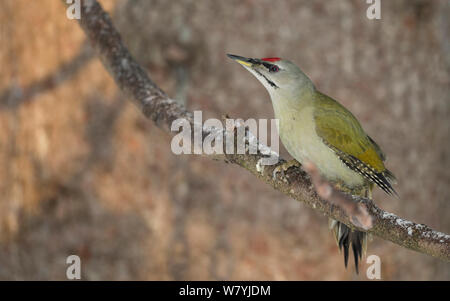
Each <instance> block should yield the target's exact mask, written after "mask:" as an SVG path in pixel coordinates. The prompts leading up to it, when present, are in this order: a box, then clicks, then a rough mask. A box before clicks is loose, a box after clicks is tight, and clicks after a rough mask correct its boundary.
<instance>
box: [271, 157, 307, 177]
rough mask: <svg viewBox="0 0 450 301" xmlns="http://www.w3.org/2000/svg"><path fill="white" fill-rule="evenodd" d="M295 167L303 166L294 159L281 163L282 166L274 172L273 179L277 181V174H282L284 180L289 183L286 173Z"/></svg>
mask: <svg viewBox="0 0 450 301" xmlns="http://www.w3.org/2000/svg"><path fill="white" fill-rule="evenodd" d="M294 166H297V167H300V166H302V165H301V164H300V162H298V161H297V160H295V159H292V160H290V161H287V162H283V163H281V164H280V165H278V166H277V167H275V169H274V170H273V173H272V178H273V179H274V180H276V179H277V174H279V173H280V174H281V177H282V179H283V180H284V181H287V178H286V176H285V172H286V171H287V170H288V169H289V168H291V167H294Z"/></svg>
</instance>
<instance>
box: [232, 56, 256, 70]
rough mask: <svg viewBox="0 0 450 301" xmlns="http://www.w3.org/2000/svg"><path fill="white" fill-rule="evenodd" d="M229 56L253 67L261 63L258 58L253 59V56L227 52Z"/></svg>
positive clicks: (246, 65)
mask: <svg viewBox="0 0 450 301" xmlns="http://www.w3.org/2000/svg"><path fill="white" fill-rule="evenodd" d="M227 56H228V57H229V58H230V59H232V60H234V61H236V62H238V63H239V64H241V65H243V66H245V67H252V66H254V65H257V64H259V62H258V60H257V59H252V58H247V57H243V56H239V55H234V54H227Z"/></svg>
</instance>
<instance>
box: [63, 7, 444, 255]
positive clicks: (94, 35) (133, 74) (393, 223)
mask: <svg viewBox="0 0 450 301" xmlns="http://www.w3.org/2000/svg"><path fill="white" fill-rule="evenodd" d="M64 3H65V1H64ZM79 23H80V25H81V27H82V29H83V30H84V32H85V33H86V35H87V37H88V39H89V41H90V42H91V44H92V45H93V47H94V48H95V49H96V50H97V51H98V54H99V56H100V58H101V60H102V62H103V65H104V66H105V68H106V69H107V70H108V71H109V72H110V74H111V76H112V77H113V78H114V79H115V81H116V83H117V84H118V86H119V87H120V89H121V90H123V91H124V92H127V93H129V94H130V95H131V96H132V97H133V100H134V101H135V103H136V104H137V105H138V107H139V108H140V109H141V110H142V112H143V113H144V115H145V116H146V117H147V118H149V119H151V120H153V121H154V122H155V123H156V124H157V125H158V126H159V127H161V128H163V129H165V130H167V131H169V129H170V126H171V124H172V122H173V121H174V120H176V119H178V118H185V119H187V120H188V121H189V122H190V123H191V125H193V126H195V125H194V124H193V118H192V114H191V113H190V112H188V111H186V109H185V108H183V107H182V106H180V105H179V104H178V103H177V102H176V101H174V100H172V99H170V98H169V97H168V96H167V95H166V94H165V93H164V92H163V91H162V90H161V89H160V88H159V87H158V86H157V85H156V84H155V83H153V82H152V81H151V80H150V78H149V77H148V75H147V73H146V72H145V70H144V69H143V68H142V67H141V66H140V65H139V64H138V63H136V61H135V60H134V59H133V58H132V57H131V55H130V53H129V52H128V50H127V48H126V47H125V46H124V44H123V43H122V40H121V37H120V35H119V33H118V32H117V30H116V29H115V28H114V26H113V24H112V21H111V19H110V17H109V15H108V14H107V13H106V12H105V11H104V10H103V9H102V7H101V6H100V4H99V3H98V2H97V1H95V0H85V1H82V9H81V19H80V21H79ZM210 130H211V129H206V128H203V133H204V135H203V137H204V136H205V134H208V132H210ZM215 134H216V135H217V133H215ZM223 134H224V133H221V135H223ZM247 138H248V137H247ZM214 158H215V159H221V160H224V161H225V162H230V163H234V164H236V165H239V166H241V167H243V168H245V169H247V170H248V171H249V172H251V173H252V174H253V175H255V176H256V177H258V178H259V179H261V180H263V181H264V182H266V183H268V184H269V185H271V186H272V187H273V188H275V189H276V190H279V191H281V192H283V193H284V194H286V195H288V196H290V197H292V198H293V199H295V200H298V201H302V202H304V203H305V204H307V205H308V206H309V207H311V208H314V209H315V210H318V211H319V212H322V213H323V214H325V215H327V216H328V217H331V218H333V219H336V220H339V221H341V222H343V223H345V224H347V225H349V226H351V227H353V228H356V229H360V230H364V229H363V227H364V225H365V227H366V228H370V229H369V230H368V232H370V233H372V234H374V235H377V236H379V237H381V238H383V239H386V240H390V241H392V242H393V243H395V244H398V245H400V246H403V247H406V248H409V249H412V250H415V251H418V252H420V253H423V254H428V255H431V256H434V257H437V258H440V259H442V260H445V261H450V235H447V234H444V233H441V232H437V231H434V230H433V229H431V228H430V227H428V226H426V225H423V224H417V223H414V222H411V221H407V220H404V219H401V218H399V217H398V216H396V215H394V214H392V213H388V212H386V211H383V210H382V209H380V208H378V207H377V206H376V205H375V204H374V203H373V202H372V201H371V200H369V199H366V198H361V197H355V196H347V198H349V199H351V201H352V202H358V203H359V204H358V205H355V206H357V207H346V206H348V204H349V203H348V202H345V201H338V202H337V203H336V199H335V201H334V202H332V201H330V200H329V199H330V197H331V196H336V195H338V194H337V193H338V192H334V191H330V192H328V193H330V195H329V197H325V198H320V197H319V196H318V194H317V193H316V191H315V190H314V188H313V185H312V182H311V179H310V177H309V176H308V174H307V173H306V172H305V171H303V170H302V169H301V168H290V169H289V170H288V171H287V172H286V174H285V175H284V176H282V177H281V179H280V178H276V179H274V177H273V176H272V174H273V171H274V168H275V167H276V166H263V167H261V165H260V162H261V161H260V160H261V159H262V158H264V155H262V154H257V155H250V154H244V155H229V154H224V155H214ZM310 167H311V166H310ZM309 170H312V171H313V176H315V174H314V168H312V169H311V168H310V169H309ZM315 182H316V184H317V185H319V186H321V185H322V184H323V182H322V181H321V180H317V178H316V181H315ZM319 188H320V187H319ZM327 189H333V188H331V186H330V188H327ZM319 191H320V189H319ZM339 193H340V192H339ZM322 196H324V195H322ZM341 199H345V196H344V195H343V194H342V193H341V194H340V195H339V198H338V200H341ZM343 204H346V206H343V207H344V208H343V207H342V205H343ZM349 208H350V209H349ZM351 208H353V209H351ZM352 210H353V211H352ZM360 210H362V211H361V212H364V211H365V212H366V213H367V214H368V215H369V216H368V217H367V218H369V217H370V223H366V224H365V223H364V221H363V222H362V223H361V222H359V225H358V223H357V222H356V223H353V222H352V217H349V215H355V214H356V213H357V212H360ZM346 213H348V214H346ZM356 215H357V214H356ZM366 222H367V221H366ZM370 226H371V227H370Z"/></svg>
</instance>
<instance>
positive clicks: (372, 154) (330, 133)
mask: <svg viewBox="0 0 450 301" xmlns="http://www.w3.org/2000/svg"><path fill="white" fill-rule="evenodd" d="M315 101H316V102H318V105H317V106H315V110H314V119H315V124H316V132H317V134H318V135H319V136H320V137H321V138H322V140H323V141H324V143H325V144H327V145H328V146H329V147H330V148H331V149H333V150H334V151H335V153H336V154H337V155H338V156H339V158H340V159H341V161H342V162H343V163H344V164H345V165H347V166H348V167H349V168H350V169H352V170H354V171H356V172H358V173H360V174H361V175H363V176H364V177H365V178H366V179H368V180H369V181H371V182H373V183H375V184H377V185H378V186H379V187H380V188H381V189H383V190H384V191H385V192H386V193H388V194H391V195H393V194H396V192H395V190H394V189H393V188H392V185H391V184H392V183H393V182H394V181H395V177H394V175H393V174H392V173H391V172H390V171H389V170H387V169H386V168H385V166H384V163H383V161H384V160H385V155H384V153H383V152H382V150H381V148H380V147H379V146H378V145H377V144H376V143H375V141H373V140H372V139H371V138H370V137H369V136H368V135H367V134H366V133H365V132H364V130H363V128H362V127H361V125H360V123H359V122H358V120H357V119H356V118H355V116H353V114H352V113H351V112H350V111H348V110H347V109H346V108H345V107H344V106H342V105H341V104H340V103H338V102H337V101H335V100H334V99H332V98H331V97H328V96H327V95H325V94H322V93H320V92H317V94H316V98H315Z"/></svg>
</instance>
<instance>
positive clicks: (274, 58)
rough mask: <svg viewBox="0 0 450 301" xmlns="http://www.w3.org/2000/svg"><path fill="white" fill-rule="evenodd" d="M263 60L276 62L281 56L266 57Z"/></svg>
mask: <svg viewBox="0 0 450 301" xmlns="http://www.w3.org/2000/svg"><path fill="white" fill-rule="evenodd" d="M261 60H262V61H266V62H276V61H279V60H281V58H279V57H265V58H263V59H261Z"/></svg>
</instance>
